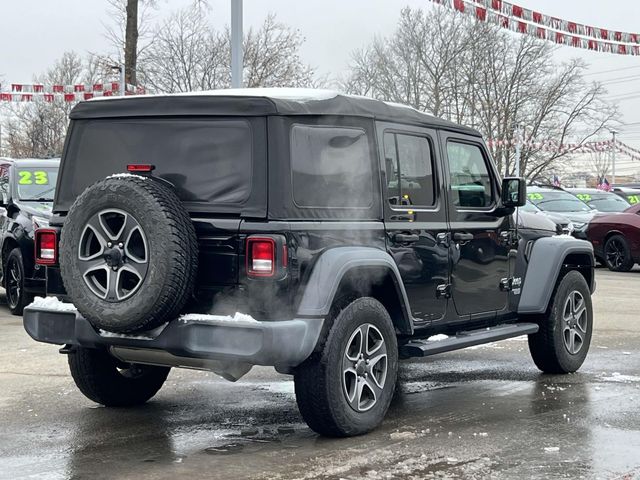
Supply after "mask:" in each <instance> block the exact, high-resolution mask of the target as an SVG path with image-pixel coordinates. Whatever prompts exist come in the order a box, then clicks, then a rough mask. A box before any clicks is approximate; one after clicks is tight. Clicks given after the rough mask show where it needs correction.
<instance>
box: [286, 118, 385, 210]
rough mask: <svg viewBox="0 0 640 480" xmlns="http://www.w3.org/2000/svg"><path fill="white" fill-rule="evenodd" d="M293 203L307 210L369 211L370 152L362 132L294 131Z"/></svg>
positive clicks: (323, 128) (303, 128) (329, 128)
mask: <svg viewBox="0 0 640 480" xmlns="http://www.w3.org/2000/svg"><path fill="white" fill-rule="evenodd" d="M291 175H292V184H293V200H294V202H295V203H296V205H297V206H299V207H307V208H369V207H371V205H372V203H373V189H372V181H373V178H372V177H373V172H372V163H371V151H370V148H369V141H368V138H367V135H366V132H365V131H364V130H363V129H359V128H347V127H334V126H318V125H293V126H292V127H291Z"/></svg>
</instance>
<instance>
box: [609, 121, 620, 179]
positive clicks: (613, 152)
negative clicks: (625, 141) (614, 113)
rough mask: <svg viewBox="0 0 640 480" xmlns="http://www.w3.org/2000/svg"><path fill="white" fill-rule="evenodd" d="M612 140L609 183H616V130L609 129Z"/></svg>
mask: <svg viewBox="0 0 640 480" xmlns="http://www.w3.org/2000/svg"><path fill="white" fill-rule="evenodd" d="M611 133H612V134H613V142H612V143H611V185H614V184H615V183H616V133H618V132H616V131H615V130H611Z"/></svg>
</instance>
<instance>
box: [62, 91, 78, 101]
mask: <svg viewBox="0 0 640 480" xmlns="http://www.w3.org/2000/svg"><path fill="white" fill-rule="evenodd" d="M64 101H65V102H75V101H76V94H75V93H65V94H64Z"/></svg>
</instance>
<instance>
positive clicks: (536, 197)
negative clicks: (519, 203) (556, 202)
mask: <svg viewBox="0 0 640 480" xmlns="http://www.w3.org/2000/svg"><path fill="white" fill-rule="evenodd" d="M527 197H529V200H542V199H544V197H543V196H542V194H541V193H538V192H532V193H528V194H527Z"/></svg>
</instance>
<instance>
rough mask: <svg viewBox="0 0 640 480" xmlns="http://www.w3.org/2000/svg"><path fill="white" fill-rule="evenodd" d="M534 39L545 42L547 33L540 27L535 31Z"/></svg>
mask: <svg viewBox="0 0 640 480" xmlns="http://www.w3.org/2000/svg"><path fill="white" fill-rule="evenodd" d="M536 37H538V38H541V39H542V40H545V39H546V38H547V31H546V30H545V29H544V28H542V27H538V28H537V29H536Z"/></svg>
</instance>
